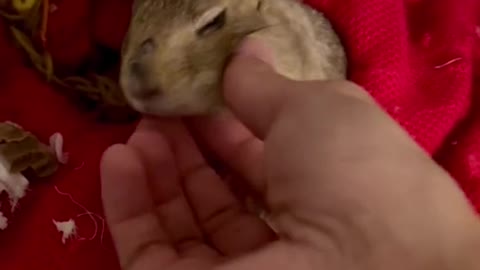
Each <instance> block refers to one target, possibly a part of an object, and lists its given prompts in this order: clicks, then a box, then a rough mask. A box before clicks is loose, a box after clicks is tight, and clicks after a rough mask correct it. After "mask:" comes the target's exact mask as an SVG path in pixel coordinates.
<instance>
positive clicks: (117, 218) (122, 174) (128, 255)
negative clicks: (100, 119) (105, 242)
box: [101, 145, 178, 269]
mask: <svg viewBox="0 0 480 270" xmlns="http://www.w3.org/2000/svg"><path fill="white" fill-rule="evenodd" d="M101 180H102V200H103V205H104V209H105V215H106V220H107V223H108V224H109V228H110V232H111V234H112V238H113V240H114V243H115V247H116V249H117V252H118V256H119V259H120V263H121V264H122V266H124V267H125V268H126V269H130V267H131V269H133V268H134V265H141V264H144V263H145V260H150V259H152V258H155V260H157V265H158V267H161V266H167V265H169V264H171V263H172V262H174V261H175V260H177V259H178V257H177V254H176V252H175V250H174V249H173V248H172V247H171V246H170V244H169V242H168V238H167V235H166V233H165V231H164V230H163V228H162V226H161V224H160V223H159V222H158V218H157V217H156V214H155V213H154V211H153V201H152V196H151V194H150V192H149V188H148V185H147V179H146V175H145V170H144V167H143V164H142V163H141V162H140V160H139V158H138V155H137V153H136V152H135V151H134V150H133V149H132V148H130V147H128V146H124V145H116V146H113V147H111V148H109V149H108V150H107V151H106V152H105V153H104V155H103V157H102V162H101Z"/></svg>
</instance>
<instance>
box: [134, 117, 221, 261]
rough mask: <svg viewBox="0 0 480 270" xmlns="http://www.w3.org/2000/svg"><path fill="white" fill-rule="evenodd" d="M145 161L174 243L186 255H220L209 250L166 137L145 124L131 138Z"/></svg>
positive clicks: (162, 214)
mask: <svg viewBox="0 0 480 270" xmlns="http://www.w3.org/2000/svg"><path fill="white" fill-rule="evenodd" d="M128 144H129V145H131V146H133V147H135V148H136V149H137V150H138V152H139V153H140V155H141V156H142V160H143V161H144V163H145V165H146V168H147V173H148V179H149V186H150V188H151V192H152V195H153V201H154V204H155V209H156V212H157V213H158V215H159V217H160V219H161V222H162V224H163V226H164V228H165V230H166V231H167V233H168V235H169V238H170V240H171V241H172V242H173V243H174V244H175V247H176V248H177V250H179V252H181V254H182V255H192V254H193V253H194V254H196V255H201V256H208V257H211V256H215V255H218V254H216V253H215V252H214V250H212V249H210V248H207V246H206V245H205V243H204V241H203V237H202V233H201V230H200V228H199V227H198V225H197V222H196V220H195V217H194V214H193V212H192V209H191V207H190V205H189V203H188V201H187V198H186V197H185V195H184V192H183V189H182V186H181V181H180V175H179V174H178V171H177V167H176V164H175V157H174V155H173V153H172V150H171V149H170V147H169V145H168V142H167V140H166V139H165V137H164V135H163V134H162V133H160V132H158V131H157V130H154V129H151V128H149V126H148V123H145V121H143V122H142V123H140V125H139V126H138V128H137V130H136V132H135V133H134V134H133V135H132V137H131V138H130V140H129V142H128Z"/></svg>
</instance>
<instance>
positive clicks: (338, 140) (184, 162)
mask: <svg viewBox="0 0 480 270" xmlns="http://www.w3.org/2000/svg"><path fill="white" fill-rule="evenodd" d="M238 52H239V53H238V56H236V57H234V58H233V60H232V62H231V63H230V64H229V66H228V67H227V70H226V73H225V77H224V96H225V98H226V101H227V103H228V104H229V106H230V108H231V109H232V112H233V114H235V115H236V117H235V118H234V117H233V116H232V115H233V114H227V113H225V114H223V115H219V116H215V117H209V118H207V117H202V118H200V117H199V118H196V119H183V120H175V119H153V118H152V117H146V118H145V119H144V120H143V121H142V122H141V123H140V124H139V126H138V128H137V130H136V131H135V132H134V133H133V134H132V136H131V138H130V139H129V141H128V142H127V143H125V144H119V145H114V146H112V147H111V148H109V149H108V150H107V151H106V152H105V154H104V156H103V159H102V164H101V178H102V197H103V202H104V207H105V213H106V217H107V222H108V225H109V228H110V231H111V233H112V236H113V239H114V243H115V246H116V250H117V252H118V256H119V260H120V265H121V266H122V267H123V269H130V270H151V269H152V270H153V269H162V270H190V269H192V270H193V269H195V270H197V269H200V270H202V269H219V270H247V269H248V270H250V269H262V270H263V269H275V270H283V269H285V270H287V269H288V270H290V269H292V270H293V269H295V270H307V269H329V270H340V269H342V270H343V269H353V270H354V269H364V270H367V269H369V270H370V269H374V270H376V269H379V270H380V269H403V270H405V269H419V270H420V269H421V270H426V269H435V270H438V269H479V268H480V264H479V261H478V260H477V255H476V254H477V253H478V250H480V234H479V233H480V223H479V220H478V217H477V216H476V214H475V213H474V211H473V209H472V208H471V207H470V206H469V204H468V202H467V201H466V199H465V198H464V196H463V194H462V192H461V191H460V190H459V188H458V187H457V186H456V185H455V182H454V181H453V180H452V179H451V178H450V177H449V176H448V174H447V173H446V172H444V171H443V170H442V169H441V168H440V167H438V166H437V165H436V164H435V162H433V161H432V160H431V159H430V158H429V156H428V155H426V154H425V153H424V152H423V151H422V150H421V149H420V148H419V147H418V146H417V145H416V144H415V143H414V142H413V141H412V140H411V139H410V138H409V136H408V135H407V134H406V132H404V131H403V129H401V128H400V127H399V126H398V125H397V124H396V123H395V122H394V121H393V120H392V119H390V118H389V117H388V116H387V114H385V113H384V112H383V111H382V110H381V109H380V107H379V106H377V105H376V104H375V102H374V101H373V99H371V98H370V97H369V96H368V95H367V94H366V92H365V91H363V89H361V88H360V87H358V86H356V85H354V84H352V83H349V82H313V81H312V82H295V81H289V80H287V79H285V78H283V77H281V76H279V75H277V74H276V73H275V72H273V70H272V69H271V68H270V66H269V65H268V64H267V62H271V57H268V56H269V54H268V52H269V51H268V49H267V48H264V47H262V44H261V43H259V42H258V41H255V40H247V41H245V43H244V44H243V45H242V46H241V47H240V49H239V51H238ZM254 56H256V57H254ZM260 59H262V60H260ZM235 119H240V120H241V121H240V120H235ZM240 123H243V124H240ZM246 127H248V129H247V128H246ZM249 130H251V131H252V133H250V132H249ZM253 134H254V135H255V136H254V135H253ZM197 145H201V146H202V147H201V148H202V149H208V151H209V153H210V154H213V155H215V156H216V157H217V158H218V159H219V160H221V161H222V162H223V164H224V165H225V166H226V167H227V168H229V169H230V170H231V172H232V174H234V175H235V176H236V180H237V181H240V182H243V183H246V184H247V185H248V187H249V188H250V190H251V191H252V193H254V194H256V195H258V196H259V197H260V198H262V200H263V202H264V203H265V205H267V206H268V208H269V211H270V213H271V219H272V221H273V222H274V224H275V226H276V228H277V229H278V232H279V233H278V234H275V233H274V232H273V231H272V230H271V229H270V228H269V227H268V226H267V225H266V224H265V223H264V222H263V221H262V220H260V219H259V218H257V217H256V216H253V215H251V214H249V213H247V211H246V210H245V207H244V206H243V205H241V204H240V203H239V201H238V200H236V198H235V197H234V195H233V194H232V192H231V191H230V190H229V189H228V188H227V185H226V184H225V183H224V182H223V181H222V179H220V177H219V176H218V175H217V174H216V173H215V171H214V170H213V169H211V168H210V167H209V166H208V165H207V163H206V161H205V159H204V158H203V156H202V154H201V152H200V150H198V149H199V148H198V147H197Z"/></svg>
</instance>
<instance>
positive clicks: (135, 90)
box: [127, 38, 160, 100]
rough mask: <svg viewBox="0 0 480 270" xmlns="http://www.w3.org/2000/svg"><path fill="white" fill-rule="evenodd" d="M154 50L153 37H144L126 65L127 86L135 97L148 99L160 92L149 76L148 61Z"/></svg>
mask: <svg viewBox="0 0 480 270" xmlns="http://www.w3.org/2000/svg"><path fill="white" fill-rule="evenodd" d="M154 51H155V42H154V40H153V39H151V38H149V39H146V40H145V41H144V42H142V43H141V44H140V46H139V47H138V48H137V51H136V54H134V57H133V59H132V61H131V62H130V63H129V64H128V66H127V73H128V88H129V89H130V93H131V95H132V96H133V97H135V98H137V99H142V100H145V99H150V98H153V97H154V96H156V95H158V94H160V89H159V88H158V86H157V85H155V86H153V85H152V84H151V83H152V81H151V80H152V79H151V78H150V76H151V75H150V71H149V61H150V59H151V55H152V54H153V53H154Z"/></svg>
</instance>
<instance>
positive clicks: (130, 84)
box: [120, 0, 347, 116]
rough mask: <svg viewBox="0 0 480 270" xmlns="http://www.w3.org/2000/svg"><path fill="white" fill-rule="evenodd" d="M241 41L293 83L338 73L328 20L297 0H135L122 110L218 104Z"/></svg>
mask: <svg viewBox="0 0 480 270" xmlns="http://www.w3.org/2000/svg"><path fill="white" fill-rule="evenodd" d="M247 36H252V37H255V38H258V39H260V40H261V41H263V43H264V44H265V45H266V46H268V48H269V49H270V50H271V51H272V52H273V55H274V59H275V62H274V68H275V69H276V70H277V72H279V73H281V74H283V75H284V76H287V77H289V78H291V79H294V80H335V79H343V78H345V76H346V65H347V59H346V55H345V52H344V49H343V46H342V44H341V41H340V39H339V37H338V36H337V35H336V33H335V32H334V29H333V28H332V26H331V25H330V23H329V21H328V20H327V19H326V18H325V17H324V16H323V15H322V14H321V13H320V12H317V11H315V10H313V9H312V8H311V7H309V6H307V5H305V4H303V3H301V2H299V1H297V0H135V1H134V3H133V7H132V18H131V22H130V26H129V29H128V32H127V35H126V37H125V40H124V43H123V47H122V52H121V54H122V62H121V71H120V85H121V88H122V91H123V92H124V94H125V96H126V98H127V100H128V102H129V103H130V105H131V106H132V107H133V108H134V109H135V110H137V111H139V112H141V113H145V114H150V115H156V116H192V115H202V114H209V113H212V112H215V111H217V110H219V109H221V108H222V107H223V104H224V103H223V96H222V89H221V81H222V78H223V70H224V67H225V65H226V64H227V61H228V60H229V57H230V55H231V54H232V52H233V51H234V50H235V48H236V47H237V46H238V45H239V44H240V42H241V41H242V40H243V39H244V38H245V37H247Z"/></svg>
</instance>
